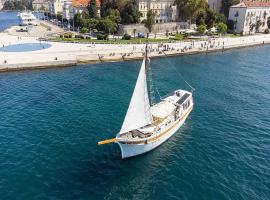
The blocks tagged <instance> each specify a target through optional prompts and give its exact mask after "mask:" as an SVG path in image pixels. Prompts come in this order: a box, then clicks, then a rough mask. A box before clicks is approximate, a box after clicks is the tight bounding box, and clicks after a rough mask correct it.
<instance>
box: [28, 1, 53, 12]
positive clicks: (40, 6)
mask: <svg viewBox="0 0 270 200" xmlns="http://www.w3.org/2000/svg"><path fill="white" fill-rule="evenodd" d="M32 7H33V10H34V11H46V12H47V11H49V2H48V1H47V0H33V1H32Z"/></svg>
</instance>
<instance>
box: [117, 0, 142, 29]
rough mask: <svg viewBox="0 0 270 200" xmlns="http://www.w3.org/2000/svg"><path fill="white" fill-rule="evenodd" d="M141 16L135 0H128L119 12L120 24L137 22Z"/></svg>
mask: <svg viewBox="0 0 270 200" xmlns="http://www.w3.org/2000/svg"><path fill="white" fill-rule="evenodd" d="M140 17H141V13H140V12H139V8H138V5H137V3H136V1H135V0H130V1H128V2H127V4H126V5H125V7H124V9H123V11H122V12H121V18H122V21H121V23H122V24H135V23H138V22H139V20H140Z"/></svg>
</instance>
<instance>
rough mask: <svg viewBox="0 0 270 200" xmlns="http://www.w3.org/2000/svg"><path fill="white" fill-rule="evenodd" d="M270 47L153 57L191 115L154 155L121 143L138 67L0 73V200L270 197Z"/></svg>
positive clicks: (157, 76) (162, 86)
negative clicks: (125, 149) (126, 150)
mask: <svg viewBox="0 0 270 200" xmlns="http://www.w3.org/2000/svg"><path fill="white" fill-rule="evenodd" d="M269 51H270V46H260V47H255V48H246V49H239V50H231V51H225V52H224V53H221V52H219V53H212V54H208V55H205V54H202V55H192V56H182V57H170V58H159V59H152V62H151V68H152V74H153V83H154V85H155V87H157V88H158V89H159V92H160V95H165V94H167V93H169V92H171V91H173V90H176V89H187V90H190V88H189V87H188V86H187V84H186V83H185V82H184V81H183V80H182V78H181V76H183V77H184V78H185V79H186V81H188V82H189V83H190V84H191V85H192V86H193V87H194V88H195V91H194V93H193V95H194V109H193V111H192V112H191V114H190V116H189V117H188V118H187V120H186V123H185V124H184V125H183V126H182V127H181V129H179V130H178V131H177V132H176V133H175V134H174V136H172V137H171V138H170V139H169V140H168V141H167V142H165V143H164V144H163V145H161V146H159V147H158V148H157V149H155V150H153V151H151V152H149V153H147V154H144V155H142V156H138V157H135V158H131V159H127V160H121V155H120V150H119V147H118V146H117V145H116V144H109V145H103V146H97V145H96V143H97V142H98V141H99V140H103V139H107V138H113V137H115V135H116V133H117V132H118V131H119V130H120V127H121V124H122V122H123V119H124V116H125V112H126V110H127V108H128V104H129V100H130V98H131V95H132V91H133V88H134V84H135V81H136V78H137V75H138V72H139V66H140V64H141V61H129V62H115V63H100V64H92V65H80V66H76V67H69V68H59V69H57V68H55V69H46V70H34V71H20V72H7V73H1V74H0V119H1V120H0V152H1V153H0V196H1V199H140V200H141V199H160V200H163V199H194V200H195V199H196V200H197V199H198V200H202V199H205V200H209V199H215V200H216V199H218V200H223V199H224V200H225V199H235V200H241V199H252V200H254V199H257V200H259V199H260V200H263V199H264V200H267V199H269V198H270V117H269V116H270V103H269V102H270V64H269V63H270V57H269Z"/></svg>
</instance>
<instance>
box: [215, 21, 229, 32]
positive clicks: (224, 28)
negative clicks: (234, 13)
mask: <svg viewBox="0 0 270 200" xmlns="http://www.w3.org/2000/svg"><path fill="white" fill-rule="evenodd" d="M217 30H218V32H219V33H221V34H224V33H225V32H226V31H227V25H226V24H224V23H223V22H220V23H219V24H218V26H217Z"/></svg>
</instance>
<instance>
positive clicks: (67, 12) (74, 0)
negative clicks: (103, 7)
mask: <svg viewBox="0 0 270 200" xmlns="http://www.w3.org/2000/svg"><path fill="white" fill-rule="evenodd" d="M88 4H89V0H66V1H65V2H64V6H63V17H64V18H66V19H71V18H73V17H74V15H75V14H77V13H82V12H83V11H87V6H88ZM96 5H97V9H98V15H99V13H100V0H96Z"/></svg>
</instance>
